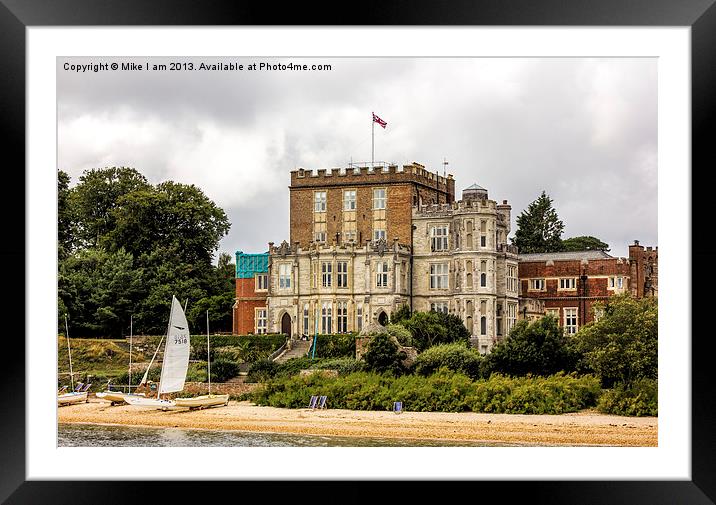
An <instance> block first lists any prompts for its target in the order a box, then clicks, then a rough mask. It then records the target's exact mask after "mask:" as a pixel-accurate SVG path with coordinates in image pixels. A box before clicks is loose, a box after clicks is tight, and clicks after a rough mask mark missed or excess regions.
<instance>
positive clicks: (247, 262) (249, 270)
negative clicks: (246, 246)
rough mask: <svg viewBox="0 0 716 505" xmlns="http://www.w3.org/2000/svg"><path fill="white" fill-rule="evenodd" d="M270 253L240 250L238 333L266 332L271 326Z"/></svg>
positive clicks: (238, 264) (236, 326)
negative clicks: (247, 252) (269, 321)
mask: <svg viewBox="0 0 716 505" xmlns="http://www.w3.org/2000/svg"><path fill="white" fill-rule="evenodd" d="M267 297H268V253H263V254H245V253H243V252H241V251H236V302H235V303H234V306H233V311H234V324H233V328H232V332H233V334H234V335H248V334H252V333H253V334H259V333H266V329H267V328H268V320H267V311H266V299H267Z"/></svg>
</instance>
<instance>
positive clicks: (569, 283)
mask: <svg viewBox="0 0 716 505" xmlns="http://www.w3.org/2000/svg"><path fill="white" fill-rule="evenodd" d="M576 288H577V279H576V277H568V278H566V279H565V278H562V279H560V280H559V289H576Z"/></svg>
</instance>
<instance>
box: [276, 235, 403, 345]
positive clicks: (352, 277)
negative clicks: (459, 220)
mask: <svg viewBox="0 0 716 505" xmlns="http://www.w3.org/2000/svg"><path fill="white" fill-rule="evenodd" d="M269 258H270V260H269V293H270V296H269V300H268V317H269V322H270V323H269V332H282V331H283V329H286V325H287V323H289V322H290V334H291V335H292V336H294V337H299V336H302V335H312V334H314V333H316V332H318V333H321V334H327V333H348V332H359V331H360V330H361V329H362V328H363V327H364V326H365V325H366V324H367V323H368V322H370V321H387V320H388V318H389V317H390V315H391V314H392V313H393V311H394V310H397V309H398V308H400V307H401V306H402V305H404V304H409V299H410V284H409V279H410V249H409V248H408V247H407V246H405V245H402V244H400V243H398V241H397V240H393V243H392V244H388V243H387V242H386V241H385V240H378V241H373V242H366V243H365V244H363V245H362V246H359V245H358V244H352V243H349V244H346V245H335V244H334V245H331V246H324V245H322V244H317V243H315V242H314V243H313V244H312V245H310V246H309V247H308V248H307V249H303V248H301V247H298V246H297V245H294V246H293V247H291V246H289V245H288V243H287V242H283V243H282V244H281V245H280V246H276V247H274V245H273V244H270V249H269ZM282 328H283V329H282Z"/></svg>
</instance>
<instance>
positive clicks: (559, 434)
mask: <svg viewBox="0 0 716 505" xmlns="http://www.w3.org/2000/svg"><path fill="white" fill-rule="evenodd" d="M58 422H60V423H92V424H120V425H130V426H153V427H175V428H200V429H210V430H239V431H250V432H263V433H296V434H304V435H329V436H330V435H334V436H353V437H390V438H421V439H425V438H431V439H436V440H440V439H442V440H451V441H459V440H466V441H467V440H469V441H484V442H491V443H499V442H504V443H506V444H510V445H512V444H525V445H548V446H562V445H567V446H571V445H603V446H646V447H655V446H657V443H658V436H657V434H658V420H657V418H655V417H646V418H634V417H621V416H610V415H602V414H599V413H595V412H578V413H571V414H562V415H521V414H477V413H473V412H461V413H451V412H407V411H406V412H403V413H402V414H394V413H393V412H378V411H354V410H340V409H326V410H310V409H279V408H274V407H259V406H256V405H254V404H252V403H250V402H245V401H244V402H234V401H232V402H230V403H229V406H228V407H221V408H214V409H206V410H197V411H188V410H186V409H175V410H170V411H167V412H162V411H160V410H156V409H151V408H139V407H130V406H127V405H123V406H114V407H111V406H109V404H108V403H107V402H104V401H101V400H97V399H91V400H90V402H89V403H82V404H78V405H71V406H66V407H60V408H59V409H58Z"/></svg>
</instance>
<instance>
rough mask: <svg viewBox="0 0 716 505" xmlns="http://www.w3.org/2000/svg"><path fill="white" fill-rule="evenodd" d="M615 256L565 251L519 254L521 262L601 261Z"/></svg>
mask: <svg viewBox="0 0 716 505" xmlns="http://www.w3.org/2000/svg"><path fill="white" fill-rule="evenodd" d="M613 257H614V256H612V255H610V254H607V253H606V252H604V251H564V252H553V253H531V254H519V255H518V256H517V258H518V260H519V261H549V260H552V261H569V260H601V259H607V258H613Z"/></svg>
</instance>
